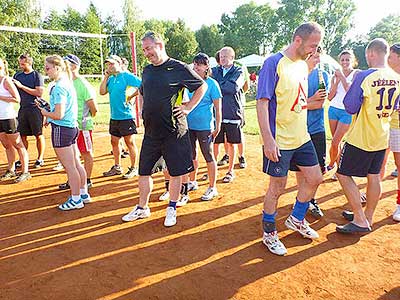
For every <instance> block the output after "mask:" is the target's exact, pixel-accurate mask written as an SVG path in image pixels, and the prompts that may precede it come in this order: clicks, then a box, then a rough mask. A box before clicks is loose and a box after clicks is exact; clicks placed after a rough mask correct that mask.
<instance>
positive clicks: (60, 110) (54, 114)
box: [39, 103, 65, 120]
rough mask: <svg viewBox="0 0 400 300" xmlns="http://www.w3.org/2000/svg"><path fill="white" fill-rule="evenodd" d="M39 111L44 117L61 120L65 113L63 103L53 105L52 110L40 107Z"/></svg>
mask: <svg viewBox="0 0 400 300" xmlns="http://www.w3.org/2000/svg"><path fill="white" fill-rule="evenodd" d="M39 109H40V111H41V113H42V115H43V116H44V117H49V118H51V119H53V120H61V119H62V118H64V115H65V104H64V103H58V104H56V105H55V106H54V111H47V110H45V109H44V108H40V107H39Z"/></svg>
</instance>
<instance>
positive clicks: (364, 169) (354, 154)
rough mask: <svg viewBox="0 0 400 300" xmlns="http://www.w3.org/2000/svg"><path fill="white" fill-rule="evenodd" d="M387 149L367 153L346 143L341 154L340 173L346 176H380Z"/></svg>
mask: <svg viewBox="0 0 400 300" xmlns="http://www.w3.org/2000/svg"><path fill="white" fill-rule="evenodd" d="M385 152H386V149H383V150H378V151H365V150H362V149H360V148H357V147H355V146H353V145H350V144H348V143H345V144H344V146H343V149H342V153H341V154H340V160H339V169H338V171H337V172H338V173H339V174H342V175H346V176H356V177H367V175H368V174H379V173H380V171H381V167H382V163H383V160H384V158H385Z"/></svg>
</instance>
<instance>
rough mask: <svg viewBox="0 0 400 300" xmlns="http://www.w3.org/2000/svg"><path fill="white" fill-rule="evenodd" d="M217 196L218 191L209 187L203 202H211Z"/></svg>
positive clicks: (202, 198)
mask: <svg viewBox="0 0 400 300" xmlns="http://www.w3.org/2000/svg"><path fill="white" fill-rule="evenodd" d="M217 196H218V191H217V189H216V188H213V187H208V189H207V190H206V191H205V192H204V194H203V196H201V200H203V201H210V200H212V199H213V198H214V197H217Z"/></svg>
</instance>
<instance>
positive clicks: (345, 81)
mask: <svg viewBox="0 0 400 300" xmlns="http://www.w3.org/2000/svg"><path fill="white" fill-rule="evenodd" d="M339 63H340V65H341V67H342V69H341V70H340V69H338V70H336V71H335V74H334V76H333V77H332V82H331V90H330V92H329V95H328V99H329V101H330V104H329V111H328V117H329V127H330V129H331V133H332V142H331V148H330V149H329V156H330V162H329V165H328V166H327V175H328V176H329V177H330V176H332V175H334V173H335V172H336V161H337V159H338V157H339V153H340V143H341V141H342V139H343V137H344V135H345V134H346V132H347V130H349V127H350V123H351V115H350V114H349V113H348V112H346V110H345V108H344V104H343V99H344V96H345V95H346V92H347V91H348V89H349V87H350V85H351V83H352V81H353V78H354V76H355V75H356V73H357V71H358V70H356V69H353V67H354V66H355V64H356V60H355V56H354V54H353V51H351V50H344V51H342V52H341V53H340V54H339Z"/></svg>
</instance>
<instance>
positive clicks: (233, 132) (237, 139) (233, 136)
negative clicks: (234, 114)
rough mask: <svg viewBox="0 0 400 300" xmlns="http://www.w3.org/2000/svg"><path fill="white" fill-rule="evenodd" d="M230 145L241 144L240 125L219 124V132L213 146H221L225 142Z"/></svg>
mask: <svg viewBox="0 0 400 300" xmlns="http://www.w3.org/2000/svg"><path fill="white" fill-rule="evenodd" d="M225 136H226V141H227V142H228V143H230V144H240V143H241V142H242V126H241V124H231V123H221V130H220V132H219V133H218V135H217V136H216V137H215V141H214V143H215V144H222V143H224V141H225Z"/></svg>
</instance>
